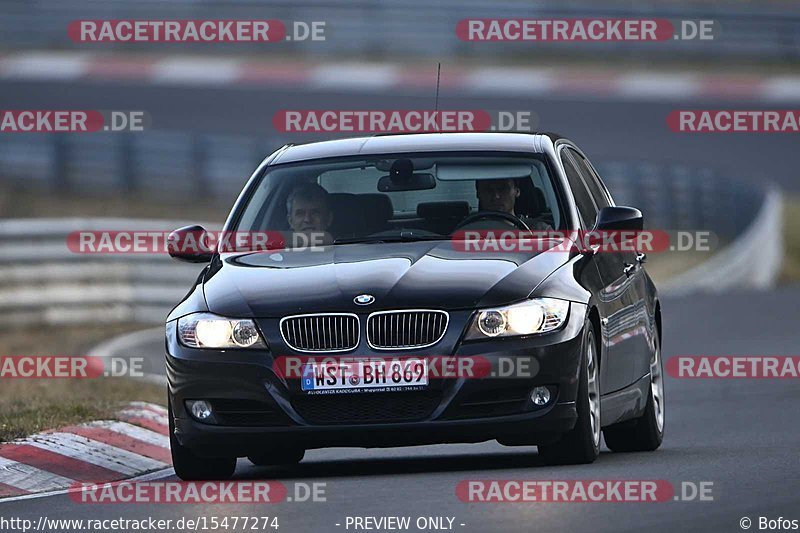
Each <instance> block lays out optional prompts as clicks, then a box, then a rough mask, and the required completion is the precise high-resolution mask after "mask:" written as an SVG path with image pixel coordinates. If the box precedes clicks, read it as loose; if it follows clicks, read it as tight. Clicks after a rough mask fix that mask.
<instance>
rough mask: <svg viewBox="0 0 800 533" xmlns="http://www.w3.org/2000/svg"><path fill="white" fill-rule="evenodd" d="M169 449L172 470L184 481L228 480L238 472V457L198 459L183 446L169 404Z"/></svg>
mask: <svg viewBox="0 0 800 533" xmlns="http://www.w3.org/2000/svg"><path fill="white" fill-rule="evenodd" d="M168 409H169V415H168V416H169V448H170V451H171V452H172V468H174V469H175V475H177V476H178V477H179V478H181V479H182V480H184V481H205V480H215V479H220V480H222V479H228V478H230V477H231V476H232V475H233V472H234V470H236V457H198V456H197V455H195V454H193V453H192V452H191V450H189V448H187V447H186V446H183V445H181V443H179V442H178V439H177V438H176V437H175V421H174V417H173V415H172V403H171V402H170V403H169V407H168Z"/></svg>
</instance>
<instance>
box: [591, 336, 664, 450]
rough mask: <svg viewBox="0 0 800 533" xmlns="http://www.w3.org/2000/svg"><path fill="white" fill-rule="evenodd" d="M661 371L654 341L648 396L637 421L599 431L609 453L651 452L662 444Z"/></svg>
mask: <svg viewBox="0 0 800 533" xmlns="http://www.w3.org/2000/svg"><path fill="white" fill-rule="evenodd" d="M664 407H665V405H664V369H663V363H662V358H661V341H660V340H659V339H658V337H656V340H655V349H654V350H653V355H652V357H651V358H650V394H649V395H648V397H647V405H646V406H645V409H644V413H642V416H640V417H639V418H636V419H634V420H627V421H625V422H621V423H619V424H614V425H613V426H609V427H607V428H605V429H604V430H603V437H604V438H605V439H606V446H608V449H609V450H611V451H613V452H651V451H653V450H656V449H657V448H658V447H659V446H661V442H662V441H663V440H664V423H665V421H666V416H665V409H664Z"/></svg>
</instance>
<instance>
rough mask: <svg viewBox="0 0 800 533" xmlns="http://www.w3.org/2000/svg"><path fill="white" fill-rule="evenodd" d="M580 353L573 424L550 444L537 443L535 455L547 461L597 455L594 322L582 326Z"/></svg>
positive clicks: (570, 460)
mask: <svg viewBox="0 0 800 533" xmlns="http://www.w3.org/2000/svg"><path fill="white" fill-rule="evenodd" d="M582 352H583V357H581V369H580V381H579V383H578V397H577V399H576V401H575V408H576V410H577V411H578V420H577V421H576V422H575V427H573V428H572V429H571V430H570V431H568V432H567V433H565V434H564V435H563V436H562V437H561V439H559V440H558V441H557V442H555V443H553V444H547V445H539V447H538V448H539V455H540V456H541V457H542V458H543V459H544V461H545V462H546V463H548V464H586V463H593V462H594V461H595V459H597V457H598V455H600V366H599V365H600V360H599V358H598V354H597V343H596V341H595V331H594V326H593V325H592V323H591V321H590V320H587V321H586V323H585V324H584V326H583V343H582Z"/></svg>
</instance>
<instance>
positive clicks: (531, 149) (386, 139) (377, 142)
mask: <svg viewBox="0 0 800 533" xmlns="http://www.w3.org/2000/svg"><path fill="white" fill-rule="evenodd" d="M559 139H563V137H561V136H560V135H557V134H555V133H484V132H480V133H478V132H469V133H466V132H460V133H413V134H393V135H387V134H381V135H374V136H371V137H354V138H348V139H336V140H331V141H322V142H313V143H308V144H299V145H294V144H292V145H287V146H286V148H285V149H284V150H282V151H281V152H280V154H278V155H277V157H276V158H275V159H274V160H273V161H272V164H273V165H275V164H282V163H295V162H298V161H308V160H311V159H322V158H327V157H347V156H357V155H380V154H392V153H407V152H460V151H490V152H493V151H503V152H523V153H544V147H545V146H546V145H548V144H550V145H552V144H553V143H555V142H556V141H557V140H559Z"/></svg>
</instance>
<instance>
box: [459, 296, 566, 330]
mask: <svg viewBox="0 0 800 533" xmlns="http://www.w3.org/2000/svg"><path fill="white" fill-rule="evenodd" d="M568 311H569V302H567V301H566V300H556V299H555V298H535V299H533V300H528V301H526V302H522V303H518V304H514V305H508V306H505V307H497V308H495V309H482V310H481V311H479V312H478V314H477V315H476V316H475V319H474V320H473V321H472V324H471V325H470V327H469V331H467V336H466V337H465V338H466V339H467V340H469V339H485V338H486V337H511V336H514V335H532V334H534V333H546V332H548V331H553V330H555V329H558V328H560V327H561V326H562V325H563V324H564V322H565V321H566V320H567V313H568Z"/></svg>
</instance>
